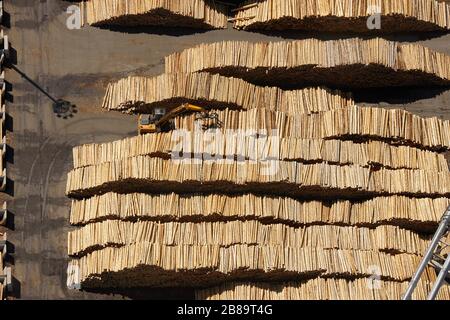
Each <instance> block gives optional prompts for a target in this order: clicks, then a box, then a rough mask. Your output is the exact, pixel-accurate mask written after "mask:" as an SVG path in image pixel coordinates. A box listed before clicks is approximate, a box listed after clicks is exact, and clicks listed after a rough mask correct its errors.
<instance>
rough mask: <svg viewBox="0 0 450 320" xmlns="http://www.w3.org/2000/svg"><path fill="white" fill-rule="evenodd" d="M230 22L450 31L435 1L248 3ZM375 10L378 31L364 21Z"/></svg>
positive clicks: (445, 11)
mask: <svg viewBox="0 0 450 320" xmlns="http://www.w3.org/2000/svg"><path fill="white" fill-rule="evenodd" d="M245 4H254V5H253V6H250V5H248V6H247V7H245V8H244V9H242V10H239V11H238V12H237V14H236V16H235V18H234V20H235V23H234V26H235V28H237V29H245V30H274V31H276V30H304V31H326V32H357V33H370V32H374V31H377V32H380V33H396V32H421V31H425V32H426V31H445V30H449V29H450V15H449V12H450V5H449V4H448V3H445V2H440V1H436V0H402V1H399V0H381V1H379V0H327V1H323V0H259V1H248V2H247V3H245ZM373 6H375V7H376V8H380V11H378V12H376V13H378V14H380V15H381V29H380V30H370V29H369V28H368V27H367V20H368V18H369V16H371V15H372V14H373V13H374V11H373V10H370V9H371V7H373Z"/></svg>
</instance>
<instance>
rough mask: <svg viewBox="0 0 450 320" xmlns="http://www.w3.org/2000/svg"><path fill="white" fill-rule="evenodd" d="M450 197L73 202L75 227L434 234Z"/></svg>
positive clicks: (138, 197) (119, 197)
mask: <svg viewBox="0 0 450 320" xmlns="http://www.w3.org/2000/svg"><path fill="white" fill-rule="evenodd" d="M449 205H450V200H449V199H448V198H435V199H432V198H413V197H403V196H389V197H376V198H372V199H370V200H365V201H353V202H352V201H348V200H335V201H331V202H323V201H319V200H309V201H308V200H306V201H300V200H296V199H293V198H289V197H267V196H257V195H254V194H243V195H223V194H209V195H201V194H185V195H180V194H176V193H169V194H156V195H152V194H145V193H129V194H118V193H113V192H109V193H106V194H103V195H98V196H93V197H91V198H87V199H81V200H72V207H71V212H70V223H71V224H72V225H78V226H84V225H88V224H91V223H96V222H101V221H107V220H120V221H158V222H170V221H178V222H201V221H209V222H219V221H223V222H225V221H253V220H255V221H260V222H261V223H264V224H272V223H281V224H284V225H287V226H294V227H300V226H313V225H324V224H329V225H339V226H358V227H368V228H376V227H378V226H381V225H392V226H399V227H401V228H403V229H410V230H413V231H417V232H431V231H432V230H433V229H434V228H436V227H437V221H439V219H440V217H441V216H442V212H443V211H444V210H445V209H446V208H447V207H448V206H449Z"/></svg>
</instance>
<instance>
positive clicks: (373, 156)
mask: <svg viewBox="0 0 450 320" xmlns="http://www.w3.org/2000/svg"><path fill="white" fill-rule="evenodd" d="M239 133H240V131H236V132H233V131H209V132H204V131H203V130H202V131H194V132H191V131H182V130H180V131H172V132H164V133H155V134H146V135H139V136H136V137H131V138H125V139H122V140H117V141H113V142H106V143H101V144H98V143H93V144H86V145H81V146H77V147H75V148H74V149H73V161H74V168H78V167H84V166H89V165H95V164H100V163H103V162H109V161H115V160H121V159H125V158H130V157H134V156H139V155H142V156H143V155H150V156H154V157H161V158H174V157H186V158H192V157H194V156H195V157H199V158H202V159H208V158H210V159H211V158H213V157H215V158H216V159H223V158H232V159H235V158H240V159H251V160H255V161H256V160H264V159H268V158H274V159H279V160H285V161H297V162H306V163H311V162H328V163H334V164H341V165H346V164H357V165H361V166H363V167H370V166H374V167H377V166H380V167H385V168H390V169H423V170H431V171H448V170H449V168H448V164H447V160H446V159H445V157H444V155H443V154H442V153H436V152H432V151H429V150H421V149H418V148H414V147H409V146H395V145H390V144H388V143H385V142H382V141H368V142H363V143H355V142H352V141H340V140H324V139H302V138H295V137H292V136H288V137H285V138H281V137H279V136H259V137H257V136H255V135H251V134H249V133H248V132H242V134H241V135H240V134H239ZM267 146H270V148H269V149H268V148H267Z"/></svg>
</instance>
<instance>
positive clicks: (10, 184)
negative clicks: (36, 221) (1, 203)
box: [4, 177, 14, 197]
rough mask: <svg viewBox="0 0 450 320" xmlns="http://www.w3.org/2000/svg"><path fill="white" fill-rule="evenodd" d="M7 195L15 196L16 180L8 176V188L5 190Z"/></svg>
mask: <svg viewBox="0 0 450 320" xmlns="http://www.w3.org/2000/svg"><path fill="white" fill-rule="evenodd" d="M4 193H6V194H7V195H9V196H11V197H14V181H13V180H11V179H10V178H8V177H6V190H5V191H4Z"/></svg>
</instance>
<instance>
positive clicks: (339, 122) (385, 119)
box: [174, 106, 450, 151]
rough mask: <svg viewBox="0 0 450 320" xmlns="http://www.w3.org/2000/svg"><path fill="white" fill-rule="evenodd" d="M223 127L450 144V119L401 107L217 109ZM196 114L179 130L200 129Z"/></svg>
mask: <svg viewBox="0 0 450 320" xmlns="http://www.w3.org/2000/svg"><path fill="white" fill-rule="evenodd" d="M216 113H217V114H218V116H219V119H220V121H221V122H222V128H223V129H229V130H235V131H237V132H239V131H240V132H242V133H245V132H256V133H258V132H261V133H264V134H269V135H270V134H271V132H272V131H274V132H273V133H272V134H275V135H277V136H280V137H283V138H284V137H295V138H301V139H308V138H314V139H333V138H338V139H343V138H347V137H355V136H358V137H361V138H366V139H367V138H372V139H375V140H380V139H381V140H387V141H390V142H397V143H400V144H409V145H414V146H417V147H419V148H425V149H433V150H439V151H445V150H447V149H448V148H449V146H450V121H448V120H447V121H443V120H440V119H438V118H436V117H433V118H421V117H418V116H416V115H414V114H412V113H409V112H406V111H404V110H399V109H390V110H387V109H382V108H369V107H359V106H351V107H347V108H342V109H337V110H331V111H326V112H320V113H318V114H312V115H304V114H297V115H289V114H286V113H283V112H279V111H270V110H264V109H260V108H258V109H251V110H248V111H239V110H230V109H225V110H217V111H216ZM195 120H196V118H195V115H188V116H180V117H177V118H175V119H174V127H175V129H179V130H187V131H194V130H196V129H198V128H199V124H200V123H199V122H196V121H195Z"/></svg>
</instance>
